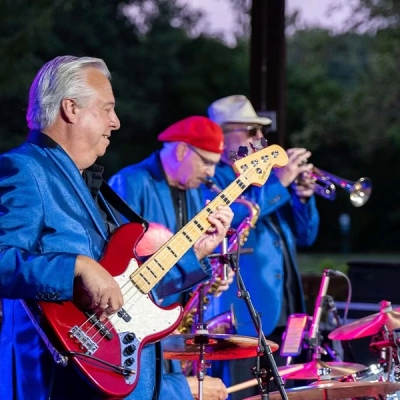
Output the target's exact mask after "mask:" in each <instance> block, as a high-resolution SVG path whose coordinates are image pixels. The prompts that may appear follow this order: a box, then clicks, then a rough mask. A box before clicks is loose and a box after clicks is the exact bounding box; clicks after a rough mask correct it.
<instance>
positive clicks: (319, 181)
mask: <svg viewBox="0 0 400 400" xmlns="http://www.w3.org/2000/svg"><path fill="white" fill-rule="evenodd" d="M312 177H313V178H314V184H313V189H314V193H315V194H318V195H320V196H322V197H324V198H326V199H328V200H331V201H332V200H335V198H336V186H339V187H341V188H342V189H344V190H345V191H346V192H347V193H349V194H350V202H351V204H352V205H353V206H354V207H361V206H363V205H364V204H365V203H366V202H367V201H368V199H369V197H370V196H371V193H372V182H371V180H370V179H369V178H366V177H362V178H360V179H359V180H358V181H356V182H352V181H348V180H346V179H343V178H341V177H339V176H336V175H333V174H331V173H329V172H326V171H324V170H322V169H319V168H316V167H314V168H313V171H312Z"/></svg>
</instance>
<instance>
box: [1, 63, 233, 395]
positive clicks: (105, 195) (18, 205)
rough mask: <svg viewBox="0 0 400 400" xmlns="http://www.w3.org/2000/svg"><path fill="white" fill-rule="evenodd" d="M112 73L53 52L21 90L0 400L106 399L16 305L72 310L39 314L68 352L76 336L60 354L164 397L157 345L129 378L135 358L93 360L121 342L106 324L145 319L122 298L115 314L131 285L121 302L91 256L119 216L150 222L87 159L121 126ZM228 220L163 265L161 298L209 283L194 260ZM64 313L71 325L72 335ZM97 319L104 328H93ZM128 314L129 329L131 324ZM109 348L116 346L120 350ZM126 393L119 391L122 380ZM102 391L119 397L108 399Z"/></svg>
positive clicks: (226, 212)
mask: <svg viewBox="0 0 400 400" xmlns="http://www.w3.org/2000/svg"><path fill="white" fill-rule="evenodd" d="M110 78H111V76H110V72H109V70H108V68H107V66H106V64H105V63H104V61H103V60H100V59H98V58H92V57H74V56H60V57H56V58H55V59H53V60H50V61H49V62H47V63H46V64H45V65H44V66H43V67H42V68H41V69H40V71H39V72H38V74H37V75H36V77H35V79H34V81H33V83H32V85H31V88H30V95H29V104H28V110H27V122H28V126H29V128H30V132H29V135H28V137H27V140H26V142H25V143H23V144H22V145H21V146H19V147H18V148H16V149H13V150H10V151H8V152H6V153H4V154H2V155H1V156H0V297H1V298H3V323H2V327H1V331H0V376H1V384H0V399H1V400H15V399H21V400H45V399H52V400H71V399H85V400H94V399H96V400H97V399H101V398H104V393H99V392H98V391H96V390H95V389H96V384H97V383H99V379H97V378H98V375H96V377H95V378H93V379H92V380H91V381H90V380H89V379H88V377H87V376H86V379H84V378H83V376H82V375H84V374H79V373H78V372H77V371H76V370H75V368H73V363H71V362H70V363H68V365H67V366H65V367H64V366H61V365H59V364H58V363H56V360H55V358H57V359H58V357H56V355H57V352H56V351H54V347H53V346H56V347H58V346H57V344H58V341H54V342H53V344H52V343H51V342H52V340H50V339H52V336H54V335H52V333H54V332H50V335H48V338H47V339H45V340H44V337H41V335H40V334H39V331H40V330H39V331H38V330H37V328H38V327H39V326H40V324H39V323H38V322H37V321H35V322H33V320H34V319H33V320H31V318H30V317H29V315H28V312H27V308H25V307H24V306H23V302H22V301H21V300H23V301H24V303H27V302H28V303H29V304H32V305H36V304H37V302H38V301H39V302H40V307H41V309H42V310H44V309H47V310H49V307H51V305H49V302H50V303H51V304H52V305H53V310H54V307H55V308H57V309H59V308H58V307H61V306H63V305H64V303H67V304H70V305H71V308H68V311H65V310H66V309H65V308H64V309H63V310H64V311H65V312H64V315H61V314H62V313H58V314H57V312H53V313H52V314H51V316H53V315H54V314H55V315H56V317H57V318H51V316H49V314H47V315H48V320H49V321H48V322H49V324H53V325H55V324H57V325H58V326H59V328H60V327H63V326H64V325H65V326H67V330H66V332H65V334H63V335H59V336H60V337H62V338H63V339H64V341H65V342H67V343H71V344H72V346H75V340H76V342H77V343H78V344H80V345H81V347H82V351H78V350H79V346H78V345H76V347H72V349H74V350H71V351H67V352H63V356H65V357H68V359H69V360H71V359H74V357H76V358H75V360H79V362H81V363H84V361H85V360H86V361H87V363H86V364H85V366H86V367H87V368H86V372H87V371H88V369H90V367H88V365H90V366H91V367H92V368H93V370H96V371H99V370H100V371H107V372H109V376H107V380H111V381H113V379H115V376H118V377H121V382H123V383H125V380H124V379H126V378H125V377H128V376H129V377H133V378H136V379H137V381H138V382H137V386H136V387H135V390H134V393H135V399H140V400H146V399H148V400H154V399H158V398H159V393H160V392H161V391H162V388H161V387H160V385H161V382H162V380H161V373H162V358H161V356H160V355H159V354H158V353H157V349H159V345H157V344H149V345H147V346H145V347H144V348H143V350H142V352H141V354H140V353H139V354H135V357H139V356H140V363H141V369H140V371H139V373H138V375H136V374H135V373H133V374H129V373H128V371H129V368H128V367H129V366H131V365H132V364H131V363H133V362H135V361H134V359H133V357H131V358H126V359H124V361H122V356H123V354H118V353H117V354H116V357H117V359H118V360H119V361H118V362H117V363H121V364H124V362H125V361H127V363H126V364H124V365H122V366H120V365H119V364H118V365H113V364H112V363H109V364H106V363H104V362H102V361H104V360H103V359H102V355H103V356H104V353H107V351H106V350H108V349H107V348H106V350H105V351H104V352H103V353H102V352H100V353H102V355H98V353H97V350H98V349H99V348H102V346H103V345H105V343H107V341H108V340H112V339H113V340H114V343H115V341H116V342H117V343H120V342H119V336H117V335H116V334H113V332H110V330H109V332H107V331H108V329H109V325H108V324H109V322H110V319H111V318H114V320H117V322H118V323H119V326H121V325H122V324H123V323H124V322H126V323H128V322H129V321H131V320H132V319H134V318H132V317H131V315H130V313H136V312H137V313H138V316H139V317H141V316H140V313H141V312H142V314H143V317H144V316H145V315H144V313H145V310H143V302H139V305H137V303H134V307H132V302H131V304H130V306H129V307H130V308H129V309H128V307H127V306H126V305H125V309H124V308H123V305H124V302H127V300H130V298H129V296H130V293H131V292H132V291H133V292H134V287H133V286H134V285H132V282H131V281H130V280H129V278H128V277H127V278H126V284H125V285H124V286H125V287H126V286H127V285H131V287H129V290H130V291H129V292H128V293H129V295H126V292H125V296H123V294H122V292H121V287H120V285H119V284H118V283H117V281H116V280H115V279H114V277H113V276H112V275H111V273H110V272H109V271H108V270H107V269H106V268H104V267H103V266H102V265H101V264H100V261H99V260H100V257H101V256H102V253H103V251H104V249H105V245H106V243H107V242H108V240H109V237H110V235H111V234H113V233H114V231H115V229H116V228H117V227H118V226H119V225H120V224H122V220H123V217H124V219H125V220H129V221H132V222H136V223H137V224H136V225H138V226H139V227H140V232H141V229H142V227H145V226H147V225H148V223H147V221H145V220H144V219H142V218H141V217H139V216H138V215H137V214H136V213H135V212H134V211H132V210H131V209H130V208H129V207H128V206H127V205H126V203H125V202H123V200H122V199H121V198H120V197H119V196H117V194H116V193H115V192H113V191H112V189H111V188H110V187H109V186H108V185H107V184H106V182H104V181H103V179H102V172H103V168H102V167H100V166H99V165H96V164H95V162H96V160H97V158H98V157H100V156H103V155H104V153H105V152H106V149H107V147H108V146H109V144H110V139H111V136H112V135H113V132H114V131H116V130H118V129H119V127H120V122H119V119H118V117H117V114H116V112H115V98H114V94H113V90H112V87H111V82H110ZM231 220H232V211H231V210H230V209H228V207H226V208H225V209H221V210H216V211H215V212H213V213H210V215H209V216H208V222H209V223H210V225H211V228H210V231H208V230H207V232H205V233H204V234H203V235H201V236H200V238H199V239H198V240H197V241H196V242H195V243H194V244H193V246H195V250H194V249H193V248H190V249H189V250H188V251H187V252H186V253H185V254H184V255H183V256H182V258H181V259H180V262H178V263H177V264H176V265H173V266H172V267H171V268H170V270H169V271H168V273H167V274H166V275H165V277H164V278H162V279H161V280H160V282H158V287H157V292H158V293H161V294H162V295H164V296H166V295H168V294H170V293H175V292H179V291H180V290H187V289H190V288H191V287H192V286H193V285H194V284H197V283H198V282H199V281H202V280H205V279H208V278H209V276H210V275H209V273H210V269H209V268H208V266H207V265H203V264H201V263H200V262H199V260H202V259H203V258H204V257H206V256H207V255H208V254H210V253H211V252H212V251H213V250H214V249H215V247H216V245H217V244H218V243H219V242H221V241H222V240H223V239H224V237H225V236H226V232H227V229H228V227H229V225H230V222H231ZM136 225H134V226H136ZM208 226H209V225H207V227H208ZM122 228H123V227H122ZM119 232H121V231H119ZM189 238H190V236H189ZM124 239H125V240H124V244H125V245H126V246H127V248H124V249H120V248H118V249H114V252H115V253H117V254H115V253H114V256H115V257H114V258H113V263H112V264H113V265H114V264H117V265H118V267H119V268H121V269H122V270H123V268H124V267H126V268H127V267H128V264H130V260H131V259H132V258H133V256H134V254H133V248H134V245H135V242H131V241H132V240H133V239H134V238H132V237H127V238H124ZM136 239H137V238H136ZM111 243H112V239H111V242H110V244H111ZM123 250H125V252H126V253H127V254H128V256H127V257H126V258H127V259H128V260H126V259H125V258H122V260H123V262H122V261H121V258H118V257H121V253H124V251H123ZM131 253H132V256H131ZM116 258H118V259H116ZM125 262H126V265H125ZM120 264H123V265H120ZM150 271H151V272H153V271H152V270H151V269H150ZM153 273H154V272H153ZM134 293H135V294H136V295H137V294H138V292H137V291H136V292H134ZM127 297H128V299H127ZM143 297H144V296H143ZM54 302H56V303H54ZM72 304H73V306H74V307H75V308H73V306H72ZM135 307H136V308H135ZM133 308H134V310H133ZM138 308H140V310H138ZM35 309H37V308H35ZM71 309H72V310H75V309H77V310H78V311H77V312H76V313H78V316H79V315H80V314H82V318H83V320H85V319H86V321H85V322H83V323H82V324H81V322H80V320H79V319H78V318H77V319H75V320H74V319H72V316H71V315H70V314H71V312H69V311H71ZM79 310H80V313H79ZM86 313H87V314H86ZM72 314H73V313H72ZM135 315H136V314H135ZM146 317H148V315H146ZM63 318H65V319H63ZM68 318H71V319H72V321H73V322H75V321H76V325H73V323H72V324H71V325H72V327H70V329H68V327H69V325H68V323H70V322H71V320H70V319H68ZM106 318H108V320H107V321H108V322H104V324H103V323H102V321H105V320H106ZM67 319H68V320H67ZM137 319H139V321H137V322H136V321H135V323H136V324H140V323H141V321H140V318H137ZM78 321H79V322H78ZM142 325H145V324H144V323H143V322H142ZM83 326H84V327H85V328H87V330H85V329H83ZM125 326H127V325H125ZM129 326H131V325H129ZM60 329H62V328H60ZM44 333H46V332H44ZM128 333H129V334H130V335H128V334H127V335H125V337H124V339H123V340H126V341H127V342H128V343H131V342H132V340H134V338H135V337H134V335H132V334H131V331H128ZM151 333H152V334H153V331H152V332H151ZM60 340H61V339H60ZM69 340H70V342H69ZM96 346H97V347H96ZM121 347H122V346H121ZM126 347H129V348H128V350H129V352H128V353H127V355H128V356H129V355H131V354H132V353H131V352H134V351H135V347H134V345H133V344H132V345H129V346H126ZM75 349H78V350H75ZM111 349H115V351H117V350H119V346H117V345H115V346H114V347H113V346H111ZM85 350H86V351H85ZM125 350H126V348H125ZM128 350H126V351H128ZM59 351H60V350H59ZM110 353H112V351H110ZM128 361H129V362H128ZM136 361H137V359H136ZM117 363H116V364H117ZM113 367H114V369H112V368H113ZM115 367H117V368H115ZM107 368H109V370H108V369H107ZM93 370H92V371H93ZM115 371H117V372H115ZM113 374H115V375H113ZM124 374H125V375H124ZM86 375H87V374H86ZM105 380H106V379H104V376H103V381H105ZM89 382H91V383H89ZM121 382H120V381H118V383H121ZM106 383H107V382H103V385H104V384H106ZM97 386H98V385H97ZM115 386H118V389H114V390H117V393H121V394H123V395H124V393H125V392H120V391H118V390H119V386H121V385H116V384H115ZM126 386H127V388H126V391H127V392H129V389H128V388H129V384H126ZM131 386H132V385H131ZM112 396H113V398H116V397H121V396H119V394H118V396H117V395H115V394H114V392H113V393H112ZM109 397H111V395H109Z"/></svg>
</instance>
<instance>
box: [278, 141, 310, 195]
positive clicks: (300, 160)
mask: <svg viewBox="0 0 400 400" xmlns="http://www.w3.org/2000/svg"><path fill="white" fill-rule="evenodd" d="M286 153H287V155H288V157H289V161H288V163H287V164H286V165H285V166H284V167H282V168H276V169H275V170H274V171H275V174H276V176H277V177H278V179H279V180H280V182H281V184H282V185H283V186H285V187H288V186H289V185H291V184H293V183H294V184H293V189H294V191H295V193H296V195H297V196H298V197H299V198H300V199H301V200H302V201H303V202H306V201H307V199H308V198H309V197H311V196H312V195H313V194H314V189H313V183H314V177H313V175H312V170H313V168H314V165H313V164H309V163H307V159H308V158H309V157H310V156H311V152H310V151H308V150H307V149H303V148H292V149H288V150H287V151H286ZM299 176H301V180H298V177H299Z"/></svg>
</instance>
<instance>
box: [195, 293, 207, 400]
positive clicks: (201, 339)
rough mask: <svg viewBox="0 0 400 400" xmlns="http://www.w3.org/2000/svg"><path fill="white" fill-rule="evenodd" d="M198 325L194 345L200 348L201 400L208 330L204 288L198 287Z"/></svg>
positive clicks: (198, 374) (201, 397) (198, 371)
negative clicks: (205, 320)
mask: <svg viewBox="0 0 400 400" xmlns="http://www.w3.org/2000/svg"><path fill="white" fill-rule="evenodd" d="M197 315H198V324H197V325H196V332H195V334H196V335H199V336H198V337H196V338H195V344H198V345H199V346H200V352H199V353H200V356H199V362H198V364H197V368H196V370H197V372H196V376H197V382H198V400H203V383H204V376H205V371H206V368H208V367H209V366H210V365H209V364H207V363H206V361H205V358H204V348H205V345H206V344H207V343H208V334H209V332H208V329H207V325H206V324H205V323H204V286H203V285H202V286H201V287H200V293H199V305H198V311H197Z"/></svg>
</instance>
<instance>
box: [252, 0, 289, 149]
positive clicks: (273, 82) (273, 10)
mask: <svg viewBox="0 0 400 400" xmlns="http://www.w3.org/2000/svg"><path fill="white" fill-rule="evenodd" d="M250 100H251V102H252V104H253V106H254V108H255V109H256V111H257V112H259V113H260V114H263V115H265V116H267V117H270V118H271V117H272V118H271V119H273V124H272V126H271V128H272V129H271V132H270V133H269V134H268V142H269V144H273V143H276V144H279V145H280V146H285V136H286V43H285V0H253V4H252V10H251V45H250Z"/></svg>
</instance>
